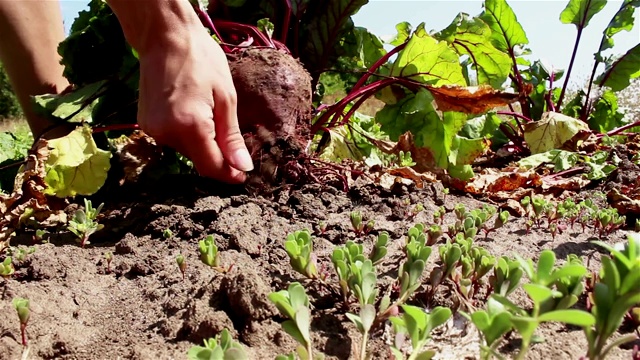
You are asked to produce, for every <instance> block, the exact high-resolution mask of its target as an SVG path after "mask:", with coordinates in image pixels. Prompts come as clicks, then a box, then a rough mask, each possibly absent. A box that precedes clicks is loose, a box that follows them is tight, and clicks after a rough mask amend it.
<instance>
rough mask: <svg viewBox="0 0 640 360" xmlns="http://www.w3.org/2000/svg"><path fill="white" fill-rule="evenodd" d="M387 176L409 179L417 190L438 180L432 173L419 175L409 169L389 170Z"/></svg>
mask: <svg viewBox="0 0 640 360" xmlns="http://www.w3.org/2000/svg"><path fill="white" fill-rule="evenodd" d="M388 174H389V175H393V176H395V177H397V176H399V177H402V178H404V179H409V180H411V181H413V182H414V183H415V184H416V187H417V188H420V189H421V188H423V187H424V185H425V183H434V182H436V181H438V179H437V178H436V177H435V176H434V175H433V174H432V173H429V172H424V173H419V172H417V171H415V170H413V169H412V168H410V167H401V168H394V169H389V170H388ZM394 181H395V180H394Z"/></svg>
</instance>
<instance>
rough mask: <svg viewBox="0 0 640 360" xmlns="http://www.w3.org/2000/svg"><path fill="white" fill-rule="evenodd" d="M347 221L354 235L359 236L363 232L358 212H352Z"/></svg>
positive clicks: (362, 224)
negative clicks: (349, 222)
mask: <svg viewBox="0 0 640 360" xmlns="http://www.w3.org/2000/svg"><path fill="white" fill-rule="evenodd" d="M349 220H350V221H351V227H352V228H353V231H355V232H356V235H360V234H361V233H362V232H363V231H364V223H363V222H362V214H361V213H360V211H352V212H351V213H350V214H349Z"/></svg>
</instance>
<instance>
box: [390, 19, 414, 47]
mask: <svg viewBox="0 0 640 360" xmlns="http://www.w3.org/2000/svg"><path fill="white" fill-rule="evenodd" d="M412 30H413V29H412V28H411V24H409V23H408V22H406V21H403V22H400V23H398V24H396V31H397V34H396V35H395V36H394V37H393V38H392V39H391V40H389V41H388V42H387V43H388V44H391V45H393V46H398V45H401V44H402V43H404V42H405V41H407V39H408V38H409V36H410V35H411V31H412Z"/></svg>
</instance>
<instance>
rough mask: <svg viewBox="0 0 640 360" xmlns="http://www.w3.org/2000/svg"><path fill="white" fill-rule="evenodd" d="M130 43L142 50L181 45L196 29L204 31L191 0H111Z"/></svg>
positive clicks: (108, 1)
mask: <svg viewBox="0 0 640 360" xmlns="http://www.w3.org/2000/svg"><path fill="white" fill-rule="evenodd" d="M107 3H108V4H109V7H111V9H112V10H113V12H114V13H115V14H116V16H117V17H118V20H119V21H120V25H121V26H122V30H123V32H124V35H125V37H126V39H127V41H128V42H129V44H130V45H131V46H132V47H133V48H134V49H136V51H138V52H139V53H144V52H147V51H149V50H150V49H152V48H153V47H154V46H166V44H167V43H170V44H172V45H176V44H180V43H181V42H183V41H184V39H185V38H187V37H186V36H185V34H187V33H188V32H190V31H193V30H194V29H197V30H199V31H204V28H203V26H202V24H201V23H200V20H199V19H198V16H197V15H196V13H195V11H194V10H193V8H192V7H191V4H190V3H189V1H188V0H143V1H140V0H107Z"/></svg>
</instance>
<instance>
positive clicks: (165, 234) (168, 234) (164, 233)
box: [162, 229, 173, 239]
mask: <svg viewBox="0 0 640 360" xmlns="http://www.w3.org/2000/svg"><path fill="white" fill-rule="evenodd" d="M171 237H173V231H171V229H164V231H162V238H164V239H170V238H171Z"/></svg>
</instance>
